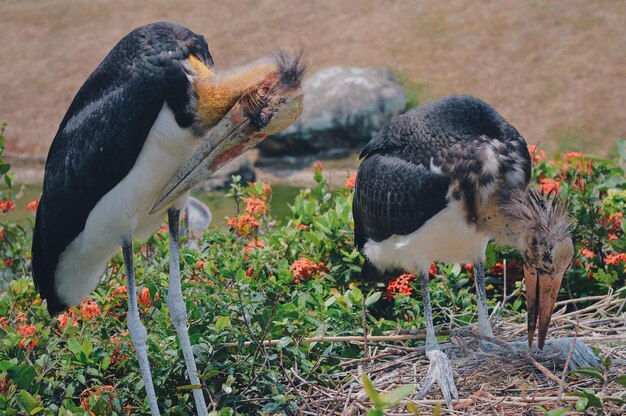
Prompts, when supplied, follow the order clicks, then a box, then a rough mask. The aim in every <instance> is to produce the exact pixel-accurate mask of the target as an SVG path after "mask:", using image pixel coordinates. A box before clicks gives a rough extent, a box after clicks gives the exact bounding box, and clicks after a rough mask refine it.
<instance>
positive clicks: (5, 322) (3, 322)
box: [0, 316, 9, 328]
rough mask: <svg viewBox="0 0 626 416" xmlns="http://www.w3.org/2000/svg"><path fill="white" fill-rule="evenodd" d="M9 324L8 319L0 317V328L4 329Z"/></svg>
mask: <svg viewBox="0 0 626 416" xmlns="http://www.w3.org/2000/svg"><path fill="white" fill-rule="evenodd" d="M8 323H9V319H8V318H7V317H6V316H0V328H4V327H5V326H7V325H8Z"/></svg>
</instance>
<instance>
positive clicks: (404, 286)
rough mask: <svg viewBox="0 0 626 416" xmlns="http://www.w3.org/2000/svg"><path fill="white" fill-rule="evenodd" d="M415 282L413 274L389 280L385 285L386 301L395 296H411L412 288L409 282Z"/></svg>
mask: <svg viewBox="0 0 626 416" xmlns="http://www.w3.org/2000/svg"><path fill="white" fill-rule="evenodd" d="M413 280H415V275H414V274H408V273H407V274H401V275H400V276H398V277H396V278H395V279H393V280H391V281H390V282H389V283H387V299H394V298H395V297H396V295H398V294H401V295H407V296H411V295H412V294H413V286H411V281H413Z"/></svg>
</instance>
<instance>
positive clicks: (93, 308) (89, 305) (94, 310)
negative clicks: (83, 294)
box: [80, 299, 102, 321]
mask: <svg viewBox="0 0 626 416" xmlns="http://www.w3.org/2000/svg"><path fill="white" fill-rule="evenodd" d="M101 313H102V311H101V310H100V307H99V306H98V304H97V303H96V302H94V301H93V300H91V299H85V300H83V303H82V304H81V305H80V314H81V315H82V317H83V319H85V320H87V321H90V320H92V319H93V318H95V317H96V316H98V315H100V314H101Z"/></svg>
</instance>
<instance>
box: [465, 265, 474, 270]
mask: <svg viewBox="0 0 626 416" xmlns="http://www.w3.org/2000/svg"><path fill="white" fill-rule="evenodd" d="M470 270H474V264H473V263H467V264H466V265H465V271H466V272H469V271H470Z"/></svg>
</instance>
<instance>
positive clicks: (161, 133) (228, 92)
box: [32, 22, 304, 415]
mask: <svg viewBox="0 0 626 416" xmlns="http://www.w3.org/2000/svg"><path fill="white" fill-rule="evenodd" d="M303 73H304V66H303V65H302V63H301V62H300V60H299V56H295V55H290V54H286V53H278V54H276V56H275V57H274V59H266V60H262V61H258V62H256V63H254V64H252V65H249V66H246V67H243V68H239V69H236V70H233V71H230V72H228V73H226V74H223V75H222V74H219V75H218V74H217V73H216V72H214V69H213V60H212V58H211V55H210V53H209V49H208V45H207V43H206V41H205V39H204V37H202V36H199V35H197V34H195V33H193V32H191V31H190V30H189V29H186V28H185V27H183V26H180V25H177V24H172V23H165V22H161V23H154V24H149V25H146V26H143V27H139V28H137V29H135V30H133V31H132V32H131V33H129V34H128V35H127V36H125V37H124V38H123V39H122V40H121V41H120V42H119V43H118V44H117V45H116V46H115V47H114V48H113V49H112V50H111V52H110V53H109V54H108V55H107V57H106V58H105V59H104V61H103V62H102V63H101V64H100V65H99V66H98V67H97V68H96V69H95V70H94V72H93V73H92V74H91V75H90V76H89V78H88V79H87V80H86V81H85V83H84V84H83V86H82V87H81V88H80V90H79V91H78V93H77V94H76V97H74V100H73V101H72V103H71V105H70V107H69V109H68V111H67V113H66V115H65V117H64V118H63V120H62V121H61V124H60V126H59V130H58V132H57V134H56V136H55V138H54V141H53V143H52V146H51V148H50V151H49V154H48V159H47V162H46V168H45V177H44V186H43V194H42V196H41V200H40V203H39V208H38V210H37V217H36V222H35V231H34V237H33V250H32V269H33V277H34V281H35V285H36V286H37V288H38V289H39V292H40V294H41V297H42V298H43V299H46V301H47V306H48V310H49V312H50V314H52V315H55V314H57V313H59V312H61V311H62V310H64V309H65V308H67V307H68V306H70V305H77V304H79V303H80V302H81V300H82V299H83V298H84V297H85V296H88V295H89V294H90V293H91V291H92V290H93V289H94V288H95V286H96V285H97V284H98V281H99V279H100V277H101V275H102V274H103V272H104V270H105V267H106V263H107V262H108V261H109V259H110V258H111V257H112V256H113V255H115V254H116V252H118V251H119V249H120V247H121V248H122V251H123V256H124V264H125V269H126V283H127V287H128V317H127V325H128V329H129V332H130V336H131V340H132V343H133V345H134V347H135V350H136V352H137V356H138V361H139V365H140V367H141V373H142V376H143V381H144V384H145V388H146V393H147V398H148V402H149V405H150V410H151V413H152V415H158V414H159V409H158V405H157V399H156V395H155V391H154V386H153V383H152V377H151V374H150V366H149V362H148V357H147V349H146V338H147V332H146V329H145V328H144V326H143V325H142V323H141V320H140V317H139V312H138V309H137V295H136V291H135V275H134V268H133V251H132V250H133V248H132V247H133V245H132V243H133V238H135V237H137V238H146V237H148V236H149V235H150V234H152V233H153V232H154V231H155V230H156V229H157V228H158V227H159V225H160V224H161V223H162V221H163V218H164V216H165V213H166V212H167V216H168V219H169V230H170V234H171V237H170V286H169V292H168V296H167V305H168V309H169V312H170V315H171V317H172V322H173V324H174V326H175V328H176V331H177V333H178V336H179V338H180V343H181V347H182V350H183V356H184V359H185V363H186V366H187V374H188V377H189V380H190V382H191V384H194V385H198V384H200V380H199V379H198V376H197V374H196V373H197V371H196V364H195V360H194V356H193V352H192V349H191V344H190V342H189V337H188V334H187V313H186V309H185V303H184V301H183V298H182V292H181V285H180V270H179V255H178V234H179V226H178V222H179V215H180V209H181V208H182V207H184V205H185V200H186V199H187V196H188V193H189V190H190V189H191V187H192V186H193V185H195V184H196V183H198V182H200V181H201V180H203V179H206V178H207V177H208V176H209V175H210V174H211V173H213V172H214V171H215V170H216V169H218V168H219V167H221V166H222V165H224V164H225V163H226V162H228V161H229V160H231V159H232V158H234V157H236V156H238V155H239V154H241V153H243V152H244V151H245V150H247V149H249V148H250V147H252V146H254V145H255V144H256V143H258V142H259V141H260V140H262V139H263V138H264V137H265V136H267V135H268V134H271V133H275V132H278V131H280V130H283V129H284V128H286V127H288V126H289V125H290V124H291V123H293V121H295V119H296V118H297V116H298V115H299V114H300V112H301V111H302V90H301V89H300V82H301V79H302V76H303ZM193 394H194V400H195V404H196V407H197V410H198V412H199V414H202V415H206V414H207V407H206V405H205V402H204V398H203V394H202V391H201V389H194V390H193Z"/></svg>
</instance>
